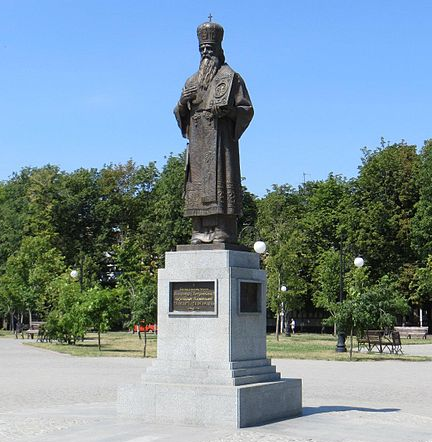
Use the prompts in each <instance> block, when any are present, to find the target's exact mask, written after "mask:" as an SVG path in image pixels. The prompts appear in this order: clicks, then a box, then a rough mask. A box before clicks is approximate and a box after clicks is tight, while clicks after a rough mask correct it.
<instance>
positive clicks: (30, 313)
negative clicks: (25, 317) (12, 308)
mask: <svg viewBox="0 0 432 442" xmlns="http://www.w3.org/2000/svg"><path fill="white" fill-rule="evenodd" d="M28 313H29V325H30V328H32V325H33V317H32V312H31V310H30V309H29V311H28Z"/></svg>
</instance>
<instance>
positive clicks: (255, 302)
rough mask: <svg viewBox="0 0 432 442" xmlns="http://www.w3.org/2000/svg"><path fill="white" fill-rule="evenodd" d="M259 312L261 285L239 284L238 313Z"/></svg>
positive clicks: (246, 282) (256, 283)
mask: <svg viewBox="0 0 432 442" xmlns="http://www.w3.org/2000/svg"><path fill="white" fill-rule="evenodd" d="M260 312H261V283H259V282H249V281H241V282H240V313H260Z"/></svg>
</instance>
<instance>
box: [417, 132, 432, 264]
mask: <svg viewBox="0 0 432 442" xmlns="http://www.w3.org/2000/svg"><path fill="white" fill-rule="evenodd" d="M417 182H418V185H419V188H420V197H419V200H418V202H417V204H416V213H415V216H414V219H413V222H412V224H413V226H412V244H413V247H414V249H415V251H416V252H417V254H418V257H419V259H420V261H421V263H422V264H423V265H425V264H426V261H427V259H428V257H429V256H430V255H432V140H427V141H426V142H425V144H424V146H423V149H422V151H421V153H420V166H419V169H418V175H417Z"/></svg>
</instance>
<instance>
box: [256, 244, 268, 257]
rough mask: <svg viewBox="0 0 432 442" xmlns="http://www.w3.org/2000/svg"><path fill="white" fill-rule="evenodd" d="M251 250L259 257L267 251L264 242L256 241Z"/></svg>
mask: <svg viewBox="0 0 432 442" xmlns="http://www.w3.org/2000/svg"><path fill="white" fill-rule="evenodd" d="M253 248H254V250H255V252H256V253H259V254H260V255H262V254H263V253H265V251H266V250H267V246H266V244H265V242H264V241H257V242H256V243H255V244H254V246H253Z"/></svg>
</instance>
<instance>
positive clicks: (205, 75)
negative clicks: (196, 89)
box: [198, 56, 219, 89]
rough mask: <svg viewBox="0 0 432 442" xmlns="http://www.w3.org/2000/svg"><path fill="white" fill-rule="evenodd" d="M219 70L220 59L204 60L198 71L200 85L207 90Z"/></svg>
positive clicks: (208, 58) (207, 58) (206, 58)
mask: <svg viewBox="0 0 432 442" xmlns="http://www.w3.org/2000/svg"><path fill="white" fill-rule="evenodd" d="M218 70H219V59H218V58H217V57H214V56H213V57H204V58H202V59H201V63H200V67H199V70H198V85H199V86H201V87H202V88H204V89H207V88H208V86H209V84H210V83H211V81H212V80H213V78H214V76H215V75H216V72H217V71H218Z"/></svg>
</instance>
